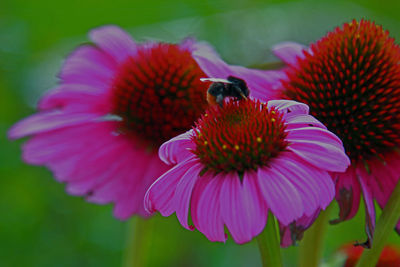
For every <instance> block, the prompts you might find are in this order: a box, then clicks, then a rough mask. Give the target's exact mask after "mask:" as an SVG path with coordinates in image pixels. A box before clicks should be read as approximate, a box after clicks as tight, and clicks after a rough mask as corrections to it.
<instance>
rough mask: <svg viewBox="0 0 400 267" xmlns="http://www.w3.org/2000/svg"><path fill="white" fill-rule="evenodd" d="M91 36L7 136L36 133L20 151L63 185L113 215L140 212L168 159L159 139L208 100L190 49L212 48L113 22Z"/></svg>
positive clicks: (183, 126)
mask: <svg viewBox="0 0 400 267" xmlns="http://www.w3.org/2000/svg"><path fill="white" fill-rule="evenodd" d="M89 36H90V39H91V40H92V41H93V44H86V45H83V46H80V47H78V48H77V49H76V50H75V51H74V52H73V53H72V54H71V55H70V56H69V57H68V58H67V60H66V62H65V64H64V66H63V68H62V70H61V73H60V75H59V77H60V85H59V86H58V87H57V88H55V89H53V90H51V91H49V92H48V93H47V94H45V95H44V97H43V98H42V99H41V100H40V103H39V106H38V108H39V112H38V113H37V114H34V115H32V116H30V117H28V118H26V119H24V120H22V121H20V122H18V123H17V124H16V125H15V126H13V128H12V129H11V130H10V132H9V136H10V137H11V138H21V137H24V136H33V137H32V138H31V139H30V140H29V141H28V142H27V143H26V144H25V145H24V146H23V158H24V160H25V161H26V162H28V163H30V164H35V165H44V166H46V167H48V168H49V169H50V170H52V171H53V173H54V175H55V178H56V179H57V180H58V181H60V182H66V183H67V184H68V185H67V188H66V190H67V191H68V193H70V194H73V195H83V196H85V197H86V199H87V200H89V201H91V202H94V203H101V204H103V203H108V202H114V203H115V209H114V214H115V216H116V217H118V218H121V219H126V218H128V217H129V216H131V215H132V214H136V213H137V214H140V215H143V216H145V215H146V214H147V213H146V212H145V210H144V208H143V197H144V194H145V192H146V190H147V188H148V187H149V186H150V185H151V183H152V182H153V181H154V180H155V178H157V177H158V176H159V175H161V174H162V173H163V172H165V171H166V170H167V169H168V168H169V167H168V166H167V165H166V164H164V163H163V162H161V161H160V160H159V158H158V155H157V150H158V147H159V145H161V144H162V143H163V142H165V141H166V140H168V139H170V138H172V137H173V136H176V135H177V134H180V133H183V132H185V131H187V130H188V129H190V127H191V125H192V124H193V121H194V120H195V119H197V118H198V117H199V116H200V114H201V113H202V112H203V111H204V110H205V108H206V106H207V102H206V98H205V95H206V90H207V87H208V84H206V83H203V82H201V81H200V78H202V77H206V74H205V73H204V72H203V71H202V70H201V69H200V67H199V66H198V64H197V63H196V61H195V60H194V58H193V53H197V54H200V55H201V54H202V53H201V50H202V49H205V50H207V51H208V50H210V49H209V48H208V47H207V45H205V44H198V43H195V42H194V41H193V40H185V41H183V42H182V43H181V44H179V45H175V44H167V43H145V44H137V43H136V42H135V41H133V40H132V38H131V37H130V36H129V35H127V34H126V33H125V32H124V31H122V30H121V29H119V28H118V27H115V26H106V27H101V28H98V29H95V30H92V31H91V32H90V34H89Z"/></svg>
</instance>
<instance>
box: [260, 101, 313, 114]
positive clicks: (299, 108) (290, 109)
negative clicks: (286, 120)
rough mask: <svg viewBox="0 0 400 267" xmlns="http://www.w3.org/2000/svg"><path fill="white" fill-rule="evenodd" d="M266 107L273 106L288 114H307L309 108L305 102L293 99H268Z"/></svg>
mask: <svg viewBox="0 0 400 267" xmlns="http://www.w3.org/2000/svg"><path fill="white" fill-rule="evenodd" d="M267 107H268V108H272V107H275V108H276V109H277V110H279V111H280V112H283V113H287V114H289V113H290V115H294V114H296V115H297V114H308V111H309V108H308V106H307V105H306V104H303V103H299V102H296V101H293V100H270V101H268V103H267Z"/></svg>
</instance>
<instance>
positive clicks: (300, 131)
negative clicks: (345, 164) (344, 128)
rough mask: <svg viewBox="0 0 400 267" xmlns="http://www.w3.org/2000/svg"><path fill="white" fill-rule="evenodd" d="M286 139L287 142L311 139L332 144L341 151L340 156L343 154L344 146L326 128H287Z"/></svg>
mask: <svg viewBox="0 0 400 267" xmlns="http://www.w3.org/2000/svg"><path fill="white" fill-rule="evenodd" d="M287 133H288V135H287V140H288V141H289V142H293V143H296V142H297V141H300V142H301V141H307V140H313V141H318V142H321V143H326V144H329V145H332V146H336V147H339V148H340V149H341V151H342V154H343V155H342V158H343V157H345V156H344V148H343V143H342V141H341V140H340V139H339V137H337V136H336V135H335V134H334V133H332V132H330V131H328V130H327V129H323V128H319V127H313V126H311V127H310V126H308V127H303V128H297V129H289V130H287Z"/></svg>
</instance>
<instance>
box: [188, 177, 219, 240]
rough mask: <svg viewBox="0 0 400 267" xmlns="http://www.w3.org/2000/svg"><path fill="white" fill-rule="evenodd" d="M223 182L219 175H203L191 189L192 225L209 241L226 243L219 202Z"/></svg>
mask: <svg viewBox="0 0 400 267" xmlns="http://www.w3.org/2000/svg"><path fill="white" fill-rule="evenodd" d="M223 181H224V180H223V177H221V175H216V176H214V175H210V174H208V173H205V174H204V175H203V176H202V177H201V178H200V179H199V180H198V181H197V183H196V186H195V188H194V189H193V195H192V203H191V214H192V220H193V223H194V225H195V227H196V228H197V229H198V230H199V231H200V232H202V233H203V234H204V235H205V236H206V237H207V238H208V239H209V240H211V241H220V242H225V241H226V234H225V231H224V222H223V220H222V216H221V208H220V202H219V198H220V191H221V186H222V183H223Z"/></svg>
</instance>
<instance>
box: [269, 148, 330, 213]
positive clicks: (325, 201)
mask: <svg viewBox="0 0 400 267" xmlns="http://www.w3.org/2000/svg"><path fill="white" fill-rule="evenodd" d="M275 161H276V164H279V165H278V166H279V169H278V171H279V172H281V173H282V174H283V175H284V176H285V177H286V178H287V179H288V180H289V182H290V183H291V184H292V185H294V186H295V187H296V189H297V191H298V192H299V193H300V197H301V198H302V203H303V206H304V213H305V215H307V216H310V215H311V214H313V213H315V211H316V210H318V209H320V208H323V209H324V208H326V207H327V206H328V205H329V203H330V202H331V201H332V199H333V197H334V195H335V185H334V183H333V181H332V179H331V177H330V175H329V174H328V172H326V171H321V170H320V169H317V168H314V167H313V166H311V165H309V164H308V163H307V162H305V161H303V160H301V159H300V158H298V157H297V156H296V155H292V154H291V153H287V152H284V153H282V156H281V157H279V158H277V159H276V160H275Z"/></svg>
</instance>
